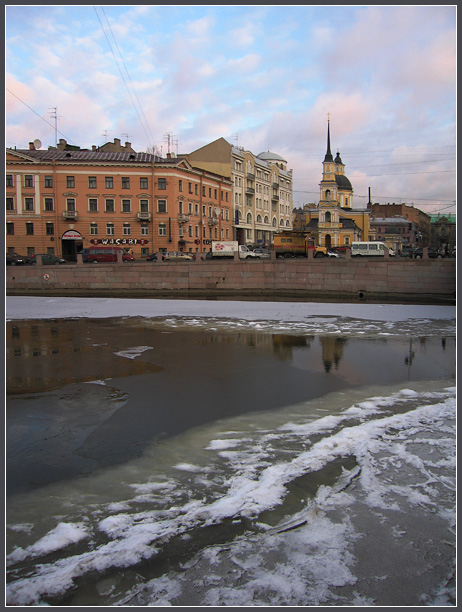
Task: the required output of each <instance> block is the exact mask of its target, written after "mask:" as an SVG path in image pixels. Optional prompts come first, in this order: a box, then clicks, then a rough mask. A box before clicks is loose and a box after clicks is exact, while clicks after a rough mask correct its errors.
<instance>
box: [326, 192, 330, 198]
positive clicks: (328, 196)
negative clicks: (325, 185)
mask: <svg viewBox="0 0 462 612" xmlns="http://www.w3.org/2000/svg"><path fill="white" fill-rule="evenodd" d="M326 200H330V189H326Z"/></svg>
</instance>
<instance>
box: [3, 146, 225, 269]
mask: <svg viewBox="0 0 462 612" xmlns="http://www.w3.org/2000/svg"><path fill="white" fill-rule="evenodd" d="M116 144H117V143H116ZM127 144H129V143H127ZM232 218H233V202H232V184H231V181H230V180H229V179H228V178H226V177H223V176H219V175H217V174H214V173H213V172H209V171H206V170H204V169H199V168H194V167H193V166H192V165H191V164H190V163H189V162H188V161H186V160H184V159H175V158H172V157H170V158H169V159H163V158H160V157H157V156H155V155H151V154H147V153H135V152H133V151H126V152H117V151H101V150H96V147H93V150H92V151H88V150H80V149H77V150H76V148H73V149H72V150H69V149H67V148H66V147H64V146H63V147H62V149H49V150H47V151H45V150H44V151H42V150H35V147H34V145H33V144H32V143H31V144H30V145H29V150H16V149H7V151H6V247H7V251H10V252H17V253H20V254H27V255H32V254H34V253H50V254H54V255H59V256H62V257H64V258H65V259H67V260H69V261H73V260H76V257H77V254H78V253H79V252H80V251H81V250H82V249H83V248H85V247H89V246H91V245H92V244H119V245H121V246H124V247H126V248H129V249H130V250H131V252H132V253H133V255H134V256H135V258H137V257H138V258H144V257H146V256H147V255H149V254H150V253H152V252H156V251H186V252H190V253H195V252H204V251H208V250H210V246H211V241H212V240H214V239H232V235H233V229H232Z"/></svg>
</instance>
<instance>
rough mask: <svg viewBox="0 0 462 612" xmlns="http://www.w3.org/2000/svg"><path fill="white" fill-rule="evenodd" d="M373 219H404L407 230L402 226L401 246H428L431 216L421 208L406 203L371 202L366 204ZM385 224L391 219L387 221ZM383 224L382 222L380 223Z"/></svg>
mask: <svg viewBox="0 0 462 612" xmlns="http://www.w3.org/2000/svg"><path fill="white" fill-rule="evenodd" d="M367 207H368V209H369V210H370V211H371V217H372V218H373V219H388V220H389V219H404V220H405V221H406V222H407V223H408V224H409V226H408V230H409V232H407V231H405V228H403V233H404V234H405V237H406V240H407V242H406V240H404V241H403V246H406V245H408V246H411V247H426V246H430V237H431V218H430V215H427V213H424V212H423V211H422V210H420V209H418V208H415V207H414V206H410V205H408V204H395V203H393V204H372V203H369V204H368V205H367ZM386 223H387V224H390V223H392V221H387V222H386ZM382 225H383V224H382Z"/></svg>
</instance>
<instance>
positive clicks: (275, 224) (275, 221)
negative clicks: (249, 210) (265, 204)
mask: <svg viewBox="0 0 462 612" xmlns="http://www.w3.org/2000/svg"><path fill="white" fill-rule="evenodd" d="M277 225H278V222H277V219H276V217H273V227H277Z"/></svg>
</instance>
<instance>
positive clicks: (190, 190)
mask: <svg viewBox="0 0 462 612" xmlns="http://www.w3.org/2000/svg"><path fill="white" fill-rule="evenodd" d="M188 187H189V193H192V192H193V188H192V183H188Z"/></svg>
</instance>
